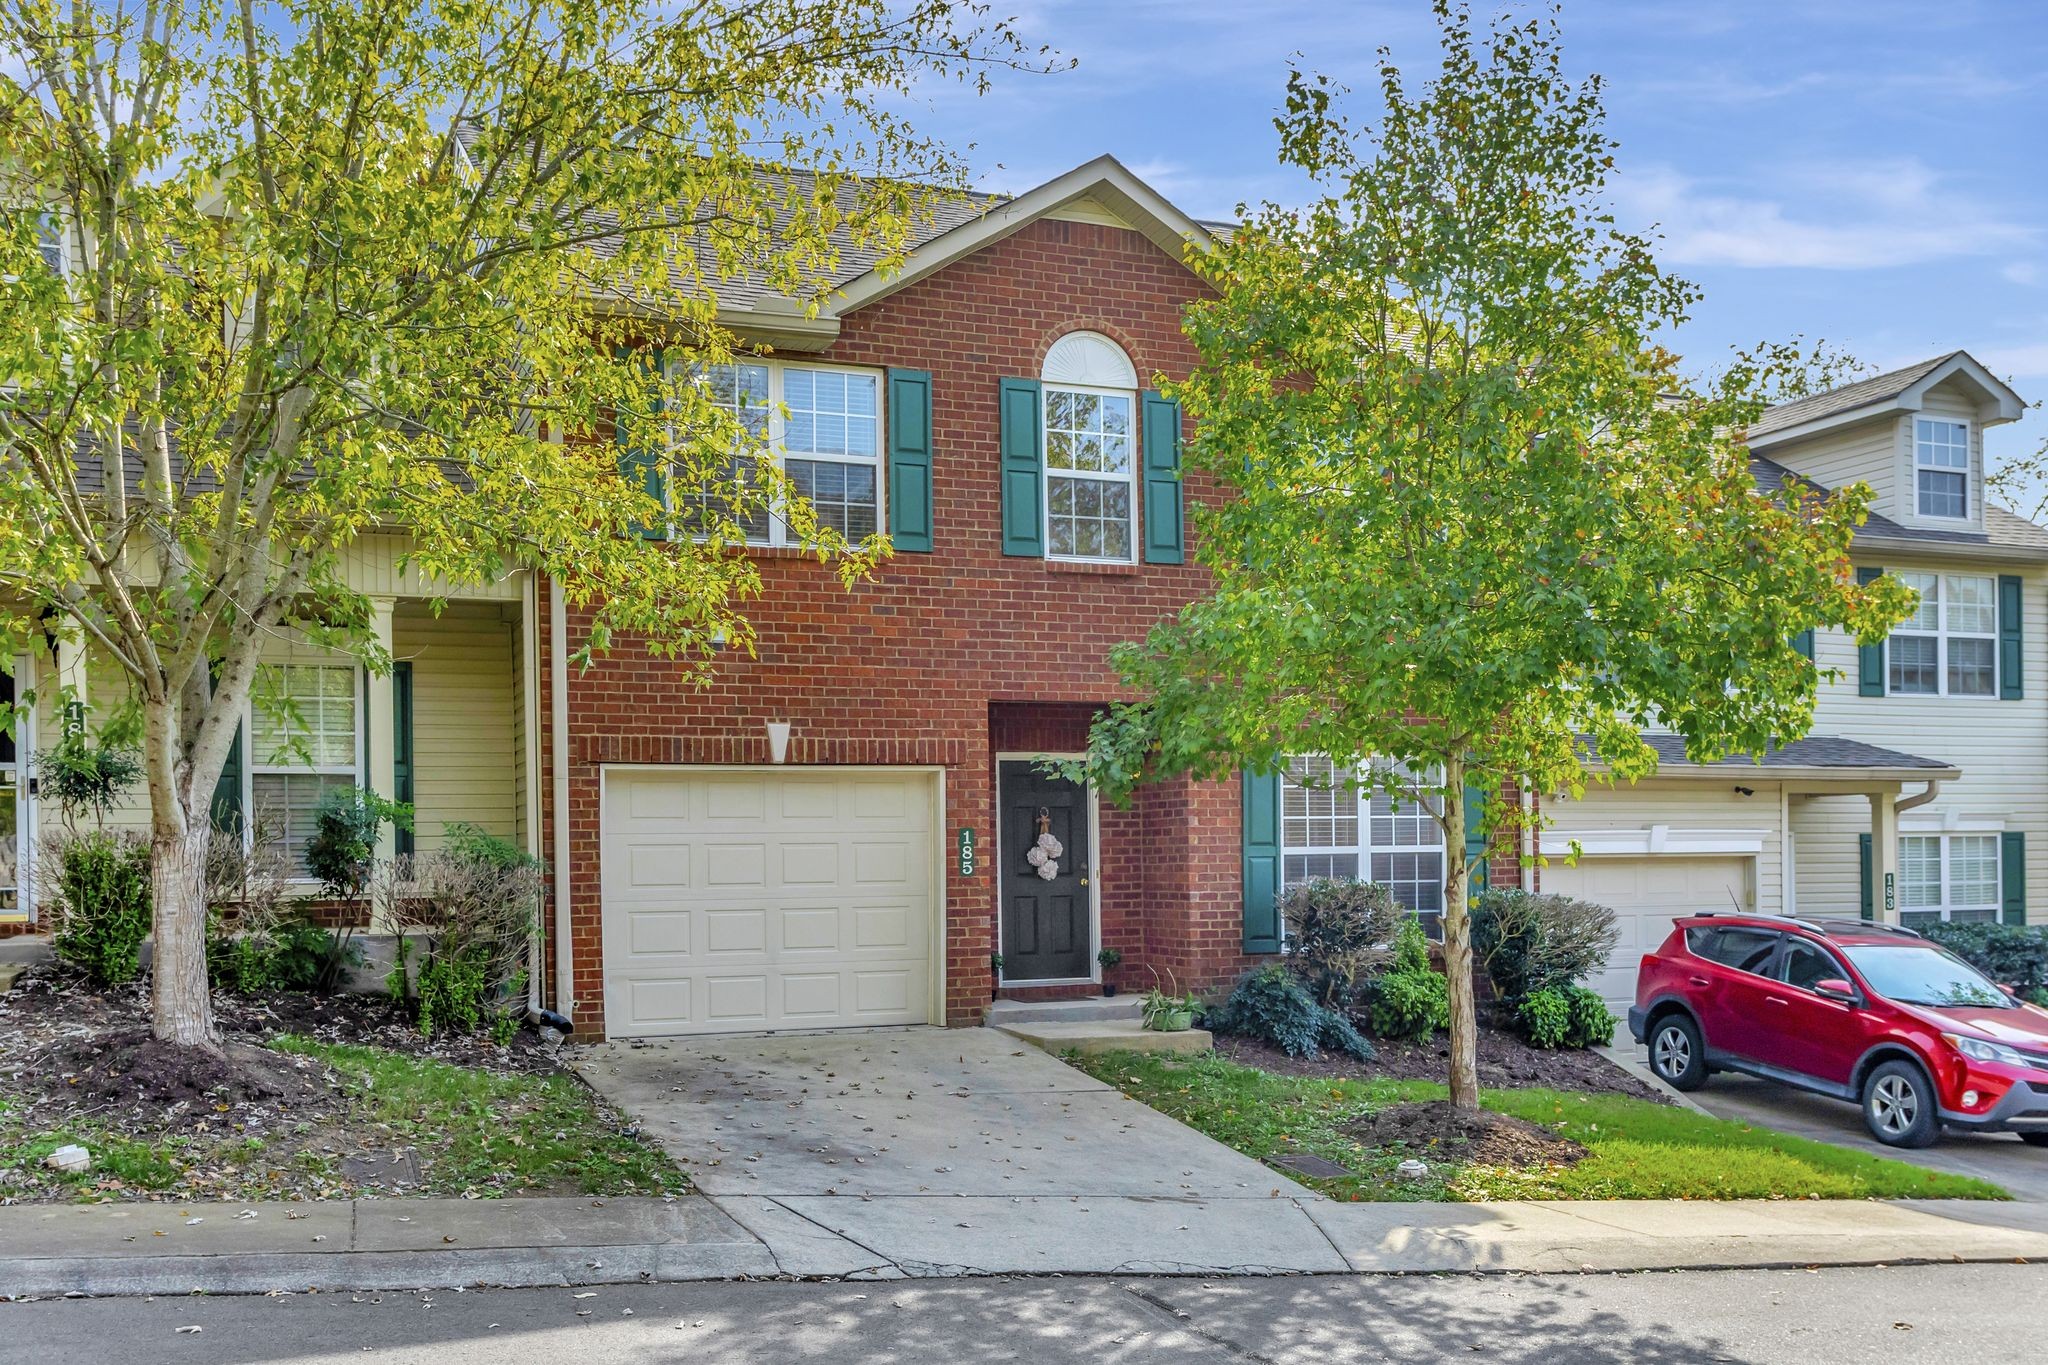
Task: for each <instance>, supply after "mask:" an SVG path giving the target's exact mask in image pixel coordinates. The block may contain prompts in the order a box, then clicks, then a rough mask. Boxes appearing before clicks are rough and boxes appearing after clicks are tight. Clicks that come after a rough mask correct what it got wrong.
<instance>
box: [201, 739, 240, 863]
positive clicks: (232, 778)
mask: <svg viewBox="0 0 2048 1365" xmlns="http://www.w3.org/2000/svg"><path fill="white" fill-rule="evenodd" d="M208 813H209V818H210V819H211V820H212V822H213V827H214V828H215V829H217V830H219V831H221V832H222V833H223V834H233V835H237V836H239V835H240V834H241V832H242V727H241V726H239V725H237V726H236V727H235V742H234V743H233V744H232V745H230V746H229V747H228V761H227V762H226V763H225V764H223V765H222V767H221V770H220V780H219V781H218V782H215V783H214V784H213V802H212V804H211V805H210V806H209V808H208Z"/></svg>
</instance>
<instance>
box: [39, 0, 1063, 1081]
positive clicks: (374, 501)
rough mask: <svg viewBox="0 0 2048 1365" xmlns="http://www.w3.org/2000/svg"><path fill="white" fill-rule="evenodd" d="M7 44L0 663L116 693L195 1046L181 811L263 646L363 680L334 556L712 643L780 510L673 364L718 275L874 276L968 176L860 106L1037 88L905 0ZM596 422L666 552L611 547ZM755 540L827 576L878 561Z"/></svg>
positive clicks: (169, 984) (637, 513)
mask: <svg viewBox="0 0 2048 1365" xmlns="http://www.w3.org/2000/svg"><path fill="white" fill-rule="evenodd" d="M0 58H4V65H0V70H4V71H6V72H8V73H11V74H10V75H9V76H6V77H0V381H4V382H0V469H4V470H5V474H4V477H0V594H4V598H0V601H4V603H5V606H4V608H0V619H4V621H5V625H6V630H7V633H8V634H9V635H10V636H11V637H12V638H11V639H7V640H0V649H4V648H6V647H7V646H9V645H10V644H11V643H15V642H18V641H20V640H23V639H27V638H31V637H32V635H33V634H34V633H35V632H39V631H40V630H41V629H42V626H43V624H44V623H45V622H50V623H54V625H55V627H56V628H57V629H59V630H61V631H62V632H64V633H66V634H69V635H71V636H72V637H73V638H82V639H83V640H85V641H87V642H89V643H90V644H91V645H92V646H93V647H94V648H95V649H96V650H98V651H100V652H102V653H103V654H104V655H105V656H106V657H107V658H109V659H110V660H112V661H113V663H114V664H115V665H116V666H117V667H118V668H119V669H120V670H121V672H122V673H123V674H124V675H125V677H126V680H127V688H128V690H129V692H130V693H131V694H132V695H133V696H134V698H135V699H136V701H137V703H138V705H139V706H140V709H141V715H142V720H143V725H142V742H141V751H142V762H143V769H144V774H145V777H146V780H147V784H148V790H149V801H150V818H151V841H152V867H153V873H152V877H153V896H154V905H155V928H154V932H155V939H156V968H155V979H154V1028H155V1032H156V1034H157V1036H159V1037H161V1038H164V1039H166V1040H170V1041H175V1042H179V1043H185V1044H192V1045H197V1046H202V1047H208V1048H213V1047H217V1038H216V1033H215V1029H214V1025H213V1019H212V1013H211V1004H210V1001H209V1000H208V997H207V994H206V964H205V953H204V939H205V903H204V894H203V883H204V869H205V866H206V844H207V840H208V837H209V833H210V831H209V828H208V820H207V807H208V797H209V795H210V793H211V792H212V790H213V787H214V784H215V781H216V779H217V776H218V774H219V773H220V771H221V769H222V766H223V764H224V762H225V760H226V757H227V755H228V752H229V748H230V746H231V743H232V741H233V737H234V733H235V727H236V722H237V720H238V718H239V717H240V715H241V714H242V712H243V708H244V706H245V704H246V703H247V702H248V700H249V698H250V695H251V689H252V685H253V683H254V681H255V678H256V672H257V661H258V655H259V651H260V646H261V642H262V641H263V640H264V639H265V638H266V637H268V636H270V635H272V634H274V633H275V632H276V631H277V630H279V629H280V628H281V627H296V628H299V629H302V630H305V631H306V632H307V633H309V634H310V635H311V636H312V637H313V638H314V640H315V641H316V642H319V643H326V644H331V645H337V646H341V647H344V648H346V649H348V650H350V651H351V652H353V653H354V654H355V655H356V656H357V657H358V658H360V659H362V660H364V662H365V663H366V664H368V665H369V666H370V667H371V668H373V669H380V670H381V669H382V668H384V667H385V666H386V665H387V664H388V660H385V659H383V658H382V657H381V656H380V654H379V652H378V651H377V649H376V648H375V645H374V640H373V636H372V635H371V633H370V631H369V629H368V626H369V620H370V615H369V605H368V603H367V601H366V599H365V598H364V597H363V596H362V595H361V594H359V593H358V592H356V591H355V590H354V589H353V588H352V587H351V584H350V580H349V578H348V575H347V573H346V572H345V565H346V564H347V562H348V551H349V550H350V547H352V546H356V545H357V544H358V543H359V542H361V541H362V540H363V538H364V537H365V536H366V535H368V534H369V533H371V532H384V533H395V534H396V535H397V536H398V537H399V539H400V542H401V543H402V544H404V545H406V546H407V547H408V548H407V550H406V551H405V556H404V557H405V562H406V564H407V565H408V567H409V568H410V569H412V570H413V571H415V572H416V573H417V574H418V575H419V576H420V581H423V582H428V583H439V584H444V585H449V586H458V585H463V584H475V583H479V582H483V581H487V580H491V579H494V578H496V577H498V576H500V575H502V574H504V573H505V572H507V571H508V570H511V569H514V568H518V567H525V566H531V567H536V568H538V569H540V570H543V571H545V572H547V573H549V574H551V575H553V576H554V578H555V579H556V581H557V582H558V583H559V585H560V590H561V591H562V593H563V594H564V596H565V597H566V598H567V600H568V601H569V602H570V603H571V604H572V605H574V606H577V607H589V608H591V609H592V610H593V611H594V613H595V615H594V624H593V626H592V629H591V633H590V636H589V639H588V641H587V642H585V645H584V650H585V652H586V653H587V652H588V651H589V650H602V649H605V648H607V647H608V646H609V645H610V644H611V643H612V641H613V640H614V638H615V637H618V636H620V635H624V634H630V635H632V636H635V637H641V638H644V639H645V640H646V642H647V644H648V647H649V648H651V649H652V650H654V651H655V652H656V653H658V654H660V655H662V656H666V657H670V658H674V659H676V660H678V661H680V663H681V664H682V665H683V666H684V667H686V668H687V667H689V666H691V665H693V664H694V665H702V663H703V661H704V660H705V659H706V658H707V657H708V656H709V654H710V652H711V651H712V649H713V648H714V647H715V645H714V642H721V641H722V642H723V643H725V644H726V645H727V646H729V647H738V648H746V647H748V646H749V645H750V643H751V637H750V634H749V632H748V630H747V625H746V621H745V619H744V617H743V616H742V615H741V608H742V606H743V604H744V603H745V601H746V599H747V598H748V597H750V596H751V595H752V594H754V593H755V592H756V591H757V590H758V587H759V581H758V578H757V577H756V574H755V570H754V567H753V566H752V564H751V563H749V561H748V560H747V558H746V557H745V556H744V555H739V554H735V553H732V547H733V546H735V545H736V544H738V543H739V542H740V541H741V540H743V538H744V536H743V531H742V529H741V528H742V526H743V525H744V524H745V523H746V522H747V521H749V520H751V519H753V518H754V517H755V516H756V515H757V514H758V513H759V512H760V511H761V509H763V508H764V507H766V506H767V505H769V504H770V503H771V502H777V503H779V502H780V500H781V499H782V498H783V497H784V495H786V494H787V493H788V492H789V489H788V487H787V485H786V483H785V481H784V480H783V479H782V477H781V476H780V474H779V473H778V472H777V471H776V469H775V467H774V465H773V464H772V463H771V462H769V461H767V460H766V459H764V458H762V455H761V451H760V449H759V447H758V444H757V443H755V442H753V441H752V440H751V439H750V438H749V437H748V436H747V435H746V434H745V432H744V431H743V430H742V428H741V427H740V425H739V423H738V422H737V421H736V420H735V418H734V416H733V415H732V413H731V412H730V411H728V410H725V409H722V408H721V407H720V405H719V404H718V403H717V402H716V401H714V396H713V395H711V394H709V393H707V392H706V390H705V387H704V386H701V385H699V384H697V383H695V382H692V378H691V376H692V373H693V372H694V371H695V369H696V367H698V366H701V365H702V364H705V363H715V362H717V361H718V360H720V359H721V358H724V357H726V356H727V355H729V353H730V352H731V350H732V348H733V347H734V345H735V342H734V339H733V337H732V336H731V335H730V334H729V333H728V332H727V331H726V330H724V329H723V328H722V327H721V326H720V322H719V319H720V313H719V307H720V295H721V293H722V292H725V293H729V292H730V290H729V288H728V282H730V281H732V280H735V279H738V278H741V277H745V278H747V279H748V280H749V281H750V282H751V283H752V284H753V285H757V286H758V287H759V288H761V289H763V290H766V291H771V292H775V293H779V294H781V295H785V296H787V297H788V298H789V299H790V300H791V307H792V308H794V309H796V310H798V311H802V310H805V309H809V308H814V307H815V305H816V303H817V301H818V300H819V299H820V298H821V297H822V295H823V293H824V291H825V289H826V288H827V287H828V281H829V278H830V277H831V275H832V273H833V269H834V265H835V262H836V261H837V260H838V259H839V257H840V255H841V253H842V252H843V251H845V250H847V249H849V248H850V247H858V248H860V249H862V250H866V251H872V252H875V253H877V254H878V255H879V257H880V259H881V260H882V262H883V264H884V266H885V267H886V266H887V265H888V264H889V263H891V262H893V261H895V260H897V259H899V258H900V256H901V253H902V249H903V244H904V242H905V241H906V234H907V229H908V226H909V225H910V224H911V223H913V222H914V221H915V220H916V219H917V218H918V216H919V215H920V214H922V213H925V212H926V211H928V210H929V209H930V208H931V207H932V206H933V203H934V201H935V198H936V197H937V196H939V195H942V194H945V193H948V192H950V191H949V190H948V189H947V188H945V187H948V186H958V185H959V184H961V183H962V182H963V181H964V170H963V167H962V165H961V163H960V162H959V161H958V160H957V159H956V157H955V156H954V155H953V154H952V153H950V152H949V151H947V150H946V149H945V148H944V147H942V146H940V145H938V144H936V143H934V142H932V141H930V140H928V139H926V138H924V137H922V136H920V135H918V134H917V133H916V132H915V131H914V130H913V129H911V128H910V127H909V126H907V125H906V124H905V123H904V122H903V121H902V120H901V119H900V118H899V117H898V116H897V115H895V114H894V113H892V112H890V110H891V107H892V103H894V102H898V101H899V100H900V97H901V96H903V95H904V94H906V93H907V92H909V91H910V90H911V88H912V87H913V86H917V85H921V84H923V83H926V82H929V81H931V80H934V79H940V78H947V79H959V80H962V81H966V82H968V83H969V84H977V85H978V84H979V83H981V82H983V81H985V80H986V78H987V75H988V73H989V71H990V69H991V68H992V67H993V66H996V65H1001V64H1006V63H1007V64H1014V65H1027V66H1028V65H1034V64H1038V65H1042V64H1043V62H1042V60H1041V59H1037V58H1030V57H1026V56H1022V55H1020V50H1019V48H1018V47H1017V45H1016V43H1015V41H1014V39H1013V38H1012V36H1011V35H1010V33H1009V31H1008V30H1007V28H1006V27H1005V26H1004V25H1003V24H1001V23H992V22H990V21H989V20H988V19H987V17H986V12H985V10H984V9H983V8H982V7H980V6H978V5H968V6H960V5H954V4H948V3H942V2H941V0H911V3H909V4H905V5H897V4H891V3H887V2H886V0H705V3H699V4H690V5H683V6H671V5H663V4H660V3H657V2H656V0H474V2H473V3H456V2H455V0H292V3H288V4H284V5H266V6H258V5H255V4H253V3H251V2H250V0H242V2H241V3H239V4H223V3H219V0H148V2H147V3H145V2H144V0H65V2H64V3H60V2H59V0H0ZM856 176H858V177H859V178H858V179H856ZM771 224H773V225H774V228H775V232H774V235H773V236H772V237H771V235H770V225H771ZM656 347H659V348H661V349H662V351H663V353H664V354H665V355H666V357H667V359H668V361H669V362H670V363H669V365H668V367H667V368H666V369H663V370H660V371H656V370H655V369H654V368H653V367H651V366H650V365H648V364H647V363H646V362H645V360H643V359H642V358H641V357H643V356H645V355H646V354H647V353H648V351H649V350H651V349H653V348H656ZM614 413H619V414H621V421H622V423H623V425H622V428H621V429H620V431H619V435H620V437H621V438H622V440H623V443H624V445H625V446H626V448H628V449H632V450H637V451H657V450H660V449H662V448H663V447H665V446H666V447H670V448H671V456H672V462H673V466H674V482H675V486H676V487H678V488H681V489H690V490H693V493H694V492H695V491H696V490H701V492H702V495H703V496H702V497H701V500H700V499H699V498H697V497H695V496H692V497H690V498H688V499H679V501H687V502H688V503H689V508H690V511H691V513H692V518H693V519H692V523H691V529H692V530H693V531H695V532H697V533H698V534H697V536H695V537H690V536H685V537H681V538H679V539H677V540H675V541H673V542H670V543H667V544H662V543H659V542H657V541H655V540H652V539H649V538H648V537H646V536H643V535H642V534H639V531H640V529H641V528H645V527H652V526H656V525H659V524H661V523H662V522H663V520H664V517H665V513H664V511H663V509H662V508H661V506H659V505H658V504H657V503H656V502H655V501H654V500H652V498H651V497H650V495H649V493H648V491H647V482H648V481H647V480H644V479H641V478H622V477H621V475H620V472H619V469H618V463H617V455H616V448H615V447H614V446H613V445H612V444H610V443H609V442H607V441H604V440H602V439H598V440H592V439H588V437H590V436H592V435H595V436H597V437H600V438H601V437H603V436H606V435H609V434H610V433H611V430H612V428H611V419H612V415H613V414H614ZM791 524H792V532H793V538H794V539H796V540H798V541H800V542H801V543H802V544H804V545H805V546H806V547H807V548H809V549H810V550H811V551H813V552H814V553H815V554H816V555H817V557H818V558H819V559H820V560H822V561H825V562H827V563H829V564H830V565H831V566H832V567H833V568H834V569H835V570H836V571H837V572H838V573H839V574H840V575H841V576H842V577H844V578H846V579H847V580H849V581H851V580H853V579H856V578H858V577H860V576H861V575H863V574H866V573H868V572H869V571H870V570H871V569H872V567H873V566H874V564H875V563H876V561H877V560H878V558H879V557H880V556H882V555H883V554H885V553H886V552H887V545H886V541H885V540H884V539H882V538H880V537H877V538H875V539H872V540H868V541H864V542H861V543H858V544H848V543H846V542H845V541H844V540H843V539H842V538H841V537H839V536H837V535H835V534H833V533H831V532H830V531H828V530H825V529H822V528H820V527H818V526H817V525H816V524H815V519H814V518H812V517H810V516H809V515H807V513H806V511H805V509H804V508H802V507H797V508H796V509H794V511H793V513H792V516H791ZM210 673H211V674H212V676H213V681H212V683H211V685H209V674H210ZM0 719H4V718H0Z"/></svg>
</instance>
